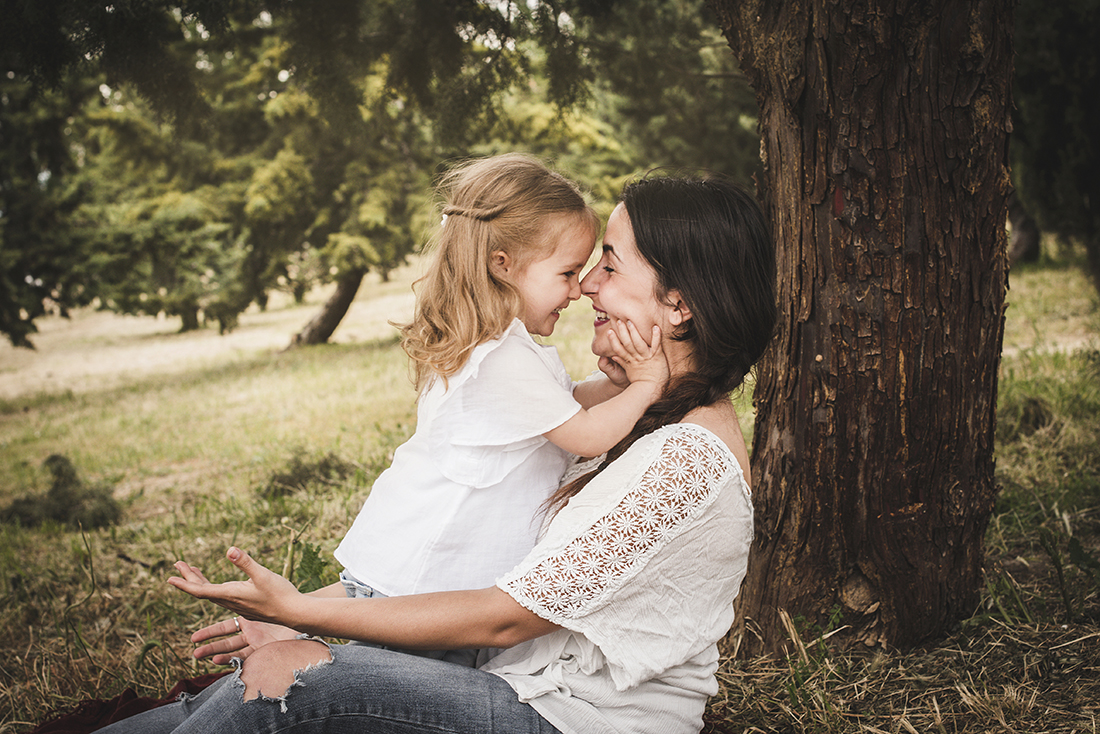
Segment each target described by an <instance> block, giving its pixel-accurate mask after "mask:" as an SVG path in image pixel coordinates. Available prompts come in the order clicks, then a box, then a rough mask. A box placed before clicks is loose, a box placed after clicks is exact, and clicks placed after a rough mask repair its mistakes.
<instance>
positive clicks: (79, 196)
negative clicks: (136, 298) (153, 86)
mask: <svg viewBox="0 0 1100 734" xmlns="http://www.w3.org/2000/svg"><path fill="white" fill-rule="evenodd" d="M5 27H7V24H6V23H5ZM2 48H3V46H2V44H0V49H2ZM3 58H4V55H3V52H2V51H0V60H2V59H3ZM95 96H96V92H95V86H94V84H92V83H90V81H89V79H88V78H87V77H85V76H82V75H77V74H74V75H71V76H65V77H64V78H63V79H60V80H58V83H57V84H56V85H55V87H54V88H52V89H50V90H49V91H47V92H42V93H36V91H35V90H34V89H33V87H32V85H31V84H30V83H29V82H28V81H27V80H26V79H23V78H21V77H20V76H19V75H18V74H16V72H15V71H14V70H12V69H11V67H8V68H2V67H0V332H2V333H3V334H5V335H7V337H8V338H9V339H10V340H11V342H12V344H15V345H17V346H24V347H28V346H30V345H31V342H30V341H29V339H28V335H30V334H32V333H33V332H34V331H35V326H34V320H35V319H37V318H39V317H41V316H43V315H45V314H47V313H62V314H64V313H66V310H67V309H69V308H72V307H75V306H81V305H84V304H87V303H89V302H90V299H91V295H92V291H91V285H92V282H93V279H92V277H91V276H90V273H89V269H88V267H87V266H86V263H87V261H88V260H89V258H90V255H91V253H90V250H91V247H90V244H91V243H89V242H88V239H87V237H86V234H87V233H86V231H83V229H82V227H81V226H80V223H79V220H78V219H75V218H74V216H73V215H74V212H75V211H76V210H77V209H78V208H79V207H80V206H81V204H82V202H83V201H84V199H85V198H86V196H87V192H86V191H85V190H83V189H82V187H80V186H77V185H74V184H73V182H72V181H71V180H70V176H71V174H72V173H73V172H74V171H75V170H76V169H77V167H78V164H79V160H78V158H77V156H75V155H74V150H73V148H72V144H71V141H72V140H73V139H74V137H76V130H75V129H76V128H78V127H79V125H78V123H77V119H76V118H79V117H80V115H81V111H82V110H84V109H85V107H86V105H88V104H90V103H94V101H95Z"/></svg>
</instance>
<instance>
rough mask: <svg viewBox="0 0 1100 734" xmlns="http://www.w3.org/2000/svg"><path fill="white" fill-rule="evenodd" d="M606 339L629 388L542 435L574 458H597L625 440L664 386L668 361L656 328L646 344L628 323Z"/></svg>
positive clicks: (612, 332) (632, 325)
mask: <svg viewBox="0 0 1100 734" xmlns="http://www.w3.org/2000/svg"><path fill="white" fill-rule="evenodd" d="M609 339H610V342H611V347H612V350H613V351H614V352H615V355H614V361H615V363H616V364H617V365H620V366H621V367H622V369H623V371H624V372H625V373H626V376H627V378H628V379H629V380H630V384H629V385H627V386H626V388H625V389H624V390H623V391H622V392H620V393H619V394H618V395H615V396H613V397H610V398H608V399H607V400H605V401H603V402H601V403H599V404H597V405H593V406H592V407H590V408H582V409H581V410H580V412H578V413H577V414H576V415H574V416H573V417H572V418H570V419H569V420H567V421H566V422H565V423H562V424H561V425H560V426H558V427H557V428H554V429H552V430H550V431H547V432H546V433H544V434H543V435H544V436H545V437H546V438H547V439H548V440H549V441H550V442H551V443H552V444H554V445H555V446H558V447H559V448H563V449H565V450H566V451H568V452H570V453H572V454H576V455H577V456H599V455H600V454H602V453H604V452H605V451H607V450H608V449H610V448H611V447H612V446H614V445H615V444H617V443H618V442H619V441H621V440H623V439H624V438H626V435H627V434H628V433H630V429H632V428H633V427H634V424H635V423H637V422H638V419H639V418H641V417H642V414H643V413H645V411H646V408H648V407H649V406H650V405H652V404H653V401H655V400H656V399H657V398H658V397H660V395H661V393H662V392H663V391H664V389H665V383H666V382H668V360H667V359H666V358H665V354H664V350H663V349H662V347H661V330H660V329H659V328H658V327H656V326H654V327H653V334H652V337H651V341H650V343H649V344H647V343H646V342H645V340H643V339H642V337H641V335H640V334H638V330H637V329H636V328H635V327H634V324H632V323H630V322H626V323H623V322H619V323H618V324H615V325H614V327H613V328H612V329H611V330H610V335H609ZM575 396H576V393H574V397H575ZM578 402H581V401H580V400H578ZM581 404H582V405H584V403H583V402H582V403H581Z"/></svg>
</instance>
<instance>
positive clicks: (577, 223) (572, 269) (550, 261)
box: [500, 215, 596, 336]
mask: <svg viewBox="0 0 1100 734" xmlns="http://www.w3.org/2000/svg"><path fill="white" fill-rule="evenodd" d="M558 220H559V221H555V222H553V223H552V224H551V230H550V231H551V235H550V237H551V244H550V247H551V248H552V250H551V252H550V254H549V255H548V256H546V257H544V258H542V259H541V260H535V261H534V262H531V263H528V264H527V265H526V266H524V267H522V268H518V269H514V268H513V269H512V272H511V273H510V274H509V275H510V279H511V282H512V283H513V285H515V286H516V288H518V289H519V292H520V293H521V294H522V295H523V303H524V315H523V319H522V320H523V325H524V326H526V327H527V331H529V332H530V333H532V334H538V335H539V336H550V335H551V334H553V333H554V326H555V325H556V324H557V323H558V318H560V316H561V312H562V311H563V310H564V309H565V308H566V306H568V305H569V303H570V302H571V301H575V300H577V299H578V298H580V297H581V285H580V277H581V271H582V270H583V269H584V266H585V264H587V263H588V258H590V257H592V250H593V248H594V247H595V245H596V232H595V231H593V229H592V226H591V225H590V224H589V222H588V221H587V220H585V219H583V218H581V217H577V216H573V215H560V217H558ZM500 254H503V253H500ZM504 269H505V272H507V271H508V270H509V268H507V267H505V268H504Z"/></svg>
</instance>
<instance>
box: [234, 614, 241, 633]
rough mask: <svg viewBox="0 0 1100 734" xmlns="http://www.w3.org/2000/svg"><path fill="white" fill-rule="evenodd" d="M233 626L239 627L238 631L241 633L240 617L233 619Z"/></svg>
mask: <svg viewBox="0 0 1100 734" xmlns="http://www.w3.org/2000/svg"><path fill="white" fill-rule="evenodd" d="M233 624H235V625H237V631H238V632H240V631H241V618H240V617H233Z"/></svg>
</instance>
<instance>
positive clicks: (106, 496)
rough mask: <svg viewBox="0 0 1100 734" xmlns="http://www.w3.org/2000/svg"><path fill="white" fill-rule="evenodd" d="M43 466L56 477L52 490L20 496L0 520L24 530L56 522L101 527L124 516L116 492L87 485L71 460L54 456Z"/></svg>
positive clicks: (2, 514)
mask: <svg viewBox="0 0 1100 734" xmlns="http://www.w3.org/2000/svg"><path fill="white" fill-rule="evenodd" d="M42 466H43V467H45V468H46V470H47V471H48V472H49V473H50V474H51V475H53V480H52V481H51V483H50V488H49V489H48V490H47V491H46V493H45V494H35V493H27V494H25V495H23V496H22V497H17V498H16V499H15V500H14V501H13V502H12V503H11V504H10V505H8V506H7V507H5V508H4V509H3V510H2V511H0V521H2V522H6V523H18V524H20V525H23V526H24V527H38V526H39V525H42V524H43V523H46V522H55V523H58V524H60V525H65V526H68V527H73V528H75V527H82V528H102V527H107V526H110V525H114V524H116V523H117V522H118V521H119V519H120V518H121V517H122V507H121V505H119V503H118V501H117V500H115V498H114V497H113V493H114V489H113V488H112V487H111V486H110V485H108V484H104V483H96V484H87V483H85V482H84V480H83V479H81V478H80V474H79V472H77V470H76V466H75V465H73V462H72V461H71V460H70V459H69V457H67V456H64V455H63V454H51V455H50V456H49V457H47V459H46V460H45V461H44V462H42Z"/></svg>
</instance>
